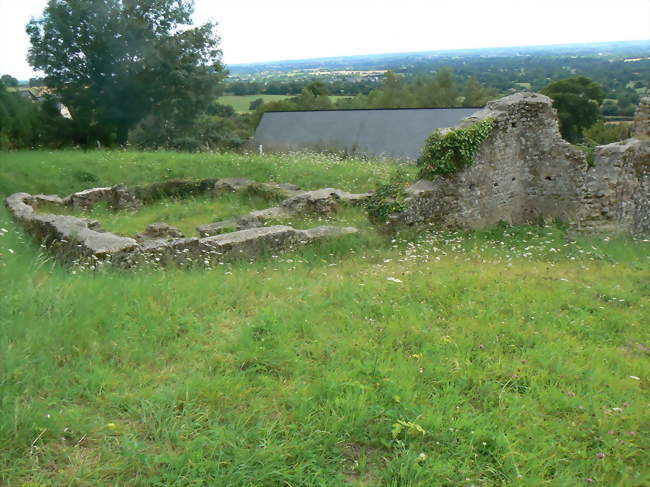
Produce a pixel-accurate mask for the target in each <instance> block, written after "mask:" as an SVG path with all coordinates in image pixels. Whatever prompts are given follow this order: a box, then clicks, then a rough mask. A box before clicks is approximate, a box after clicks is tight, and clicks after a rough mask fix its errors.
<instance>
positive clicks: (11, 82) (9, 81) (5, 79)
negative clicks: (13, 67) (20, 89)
mask: <svg viewBox="0 0 650 487" xmlns="http://www.w3.org/2000/svg"><path fill="white" fill-rule="evenodd" d="M0 81H2V83H4V85H5V86H12V87H13V86H18V80H17V79H16V78H14V77H13V76H11V75H9V74H3V75H2V76H0Z"/></svg>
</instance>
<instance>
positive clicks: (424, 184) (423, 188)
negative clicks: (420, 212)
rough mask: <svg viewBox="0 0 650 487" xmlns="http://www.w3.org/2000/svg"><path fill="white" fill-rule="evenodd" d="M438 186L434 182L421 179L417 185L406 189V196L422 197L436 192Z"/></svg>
mask: <svg viewBox="0 0 650 487" xmlns="http://www.w3.org/2000/svg"><path fill="white" fill-rule="evenodd" d="M435 188H436V185H435V184H434V183H433V182H432V181H427V180H426V179H420V180H419V181H417V182H416V183H414V184H412V185H411V186H409V187H408V188H406V194H407V195H409V196H411V197H417V196H422V195H424V194H427V193H431V192H433V191H434V190H435Z"/></svg>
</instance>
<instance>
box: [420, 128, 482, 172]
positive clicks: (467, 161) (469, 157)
mask: <svg viewBox="0 0 650 487" xmlns="http://www.w3.org/2000/svg"><path fill="white" fill-rule="evenodd" d="M494 125H495V121H494V119H492V118H486V119H484V120H481V121H479V122H476V123H474V124H473V125H471V126H470V127H467V128H459V129H455V130H451V131H449V132H447V133H445V134H442V133H440V132H439V131H435V132H433V133H432V134H431V135H430V136H429V137H427V140H426V141H425V143H424V149H423V150H422V155H421V156H420V158H419V159H418V161H417V164H418V166H419V167H420V173H419V176H420V178H422V179H433V178H435V177H436V176H445V175H447V174H452V173H454V172H456V171H458V170H459V169H461V168H463V167H465V166H469V165H471V164H472V163H473V162H474V156H475V155H476V153H477V152H478V149H479V148H480V147H481V144H482V143H483V141H485V139H486V138H487V137H488V135H490V132H491V131H492V129H493V128H494Z"/></svg>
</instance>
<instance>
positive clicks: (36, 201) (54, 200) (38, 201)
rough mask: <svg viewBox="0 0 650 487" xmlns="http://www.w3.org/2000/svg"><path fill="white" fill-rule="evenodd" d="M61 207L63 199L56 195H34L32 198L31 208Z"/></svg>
mask: <svg viewBox="0 0 650 487" xmlns="http://www.w3.org/2000/svg"><path fill="white" fill-rule="evenodd" d="M42 204H46V205H53V206H63V199H61V197H60V196H58V195H56V194H35V195H34V196H32V206H33V207H35V208H36V209H38V207H39V205H42Z"/></svg>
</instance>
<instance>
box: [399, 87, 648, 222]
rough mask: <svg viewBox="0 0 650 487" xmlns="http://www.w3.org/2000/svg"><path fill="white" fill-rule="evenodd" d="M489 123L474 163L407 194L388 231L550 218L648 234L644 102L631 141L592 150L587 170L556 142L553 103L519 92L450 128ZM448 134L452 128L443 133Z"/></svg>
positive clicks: (579, 156) (577, 154)
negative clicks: (428, 224) (426, 225)
mask: <svg viewBox="0 0 650 487" xmlns="http://www.w3.org/2000/svg"><path fill="white" fill-rule="evenodd" d="M486 118H492V119H494V121H495V127H494V129H493V130H492V132H491V133H490V135H489V136H488V138H487V139H486V140H485V141H484V142H483V144H482V146H481V148H480V149H479V151H478V153H477V155H476V157H475V161H474V164H473V165H471V166H469V167H466V168H464V169H462V170H460V171H458V172H457V173H455V174H451V175H449V176H446V177H441V178H438V179H436V180H434V181H425V180H421V181H418V182H417V183H415V184H413V185H412V186H410V187H409V188H408V189H407V195H408V196H407V199H406V209H405V210H404V211H403V212H402V213H399V214H395V215H391V216H390V217H389V220H388V223H389V225H393V226H401V225H405V224H406V225H413V224H417V223H424V222H431V223H436V224H442V225H445V226H451V227H460V228H469V229H478V228H485V227H489V226H493V225H495V224H497V223H499V222H501V221H505V222H508V223H511V224H514V225H518V224H529V223H536V222H539V221H540V220H545V221H546V220H556V221H562V222H565V223H568V224H569V225H571V227H573V228H574V229H577V230H580V231H588V232H613V233H631V234H642V233H648V232H650V97H646V98H643V99H642V102H641V105H640V107H639V109H638V111H637V114H636V117H635V124H634V136H633V137H632V138H630V139H627V140H624V141H621V142H615V143H613V144H609V145H603V146H598V147H596V149H595V154H594V161H593V165H591V166H590V165H589V164H588V163H587V158H586V156H585V154H584V152H582V151H581V150H579V149H578V148H576V147H575V146H572V145H571V144H569V143H568V142H566V141H565V140H563V139H562V137H561V135H560V132H559V126H558V121H557V114H556V111H555V109H554V108H553V105H552V100H551V99H550V98H548V97H546V96H544V95H540V94H537V93H517V94H514V95H510V96H506V97H504V98H501V99H498V100H495V101H493V102H490V103H489V104H488V105H487V106H486V107H485V108H484V109H483V110H480V111H478V112H477V113H475V114H474V115H472V116H471V117H468V118H466V119H464V120H463V121H461V122H460V123H459V124H458V125H457V126H456V127H455V128H460V127H467V126H469V125H471V124H473V123H474V122H476V121H480V120H483V119H486ZM444 130H450V129H443V132H444Z"/></svg>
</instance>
